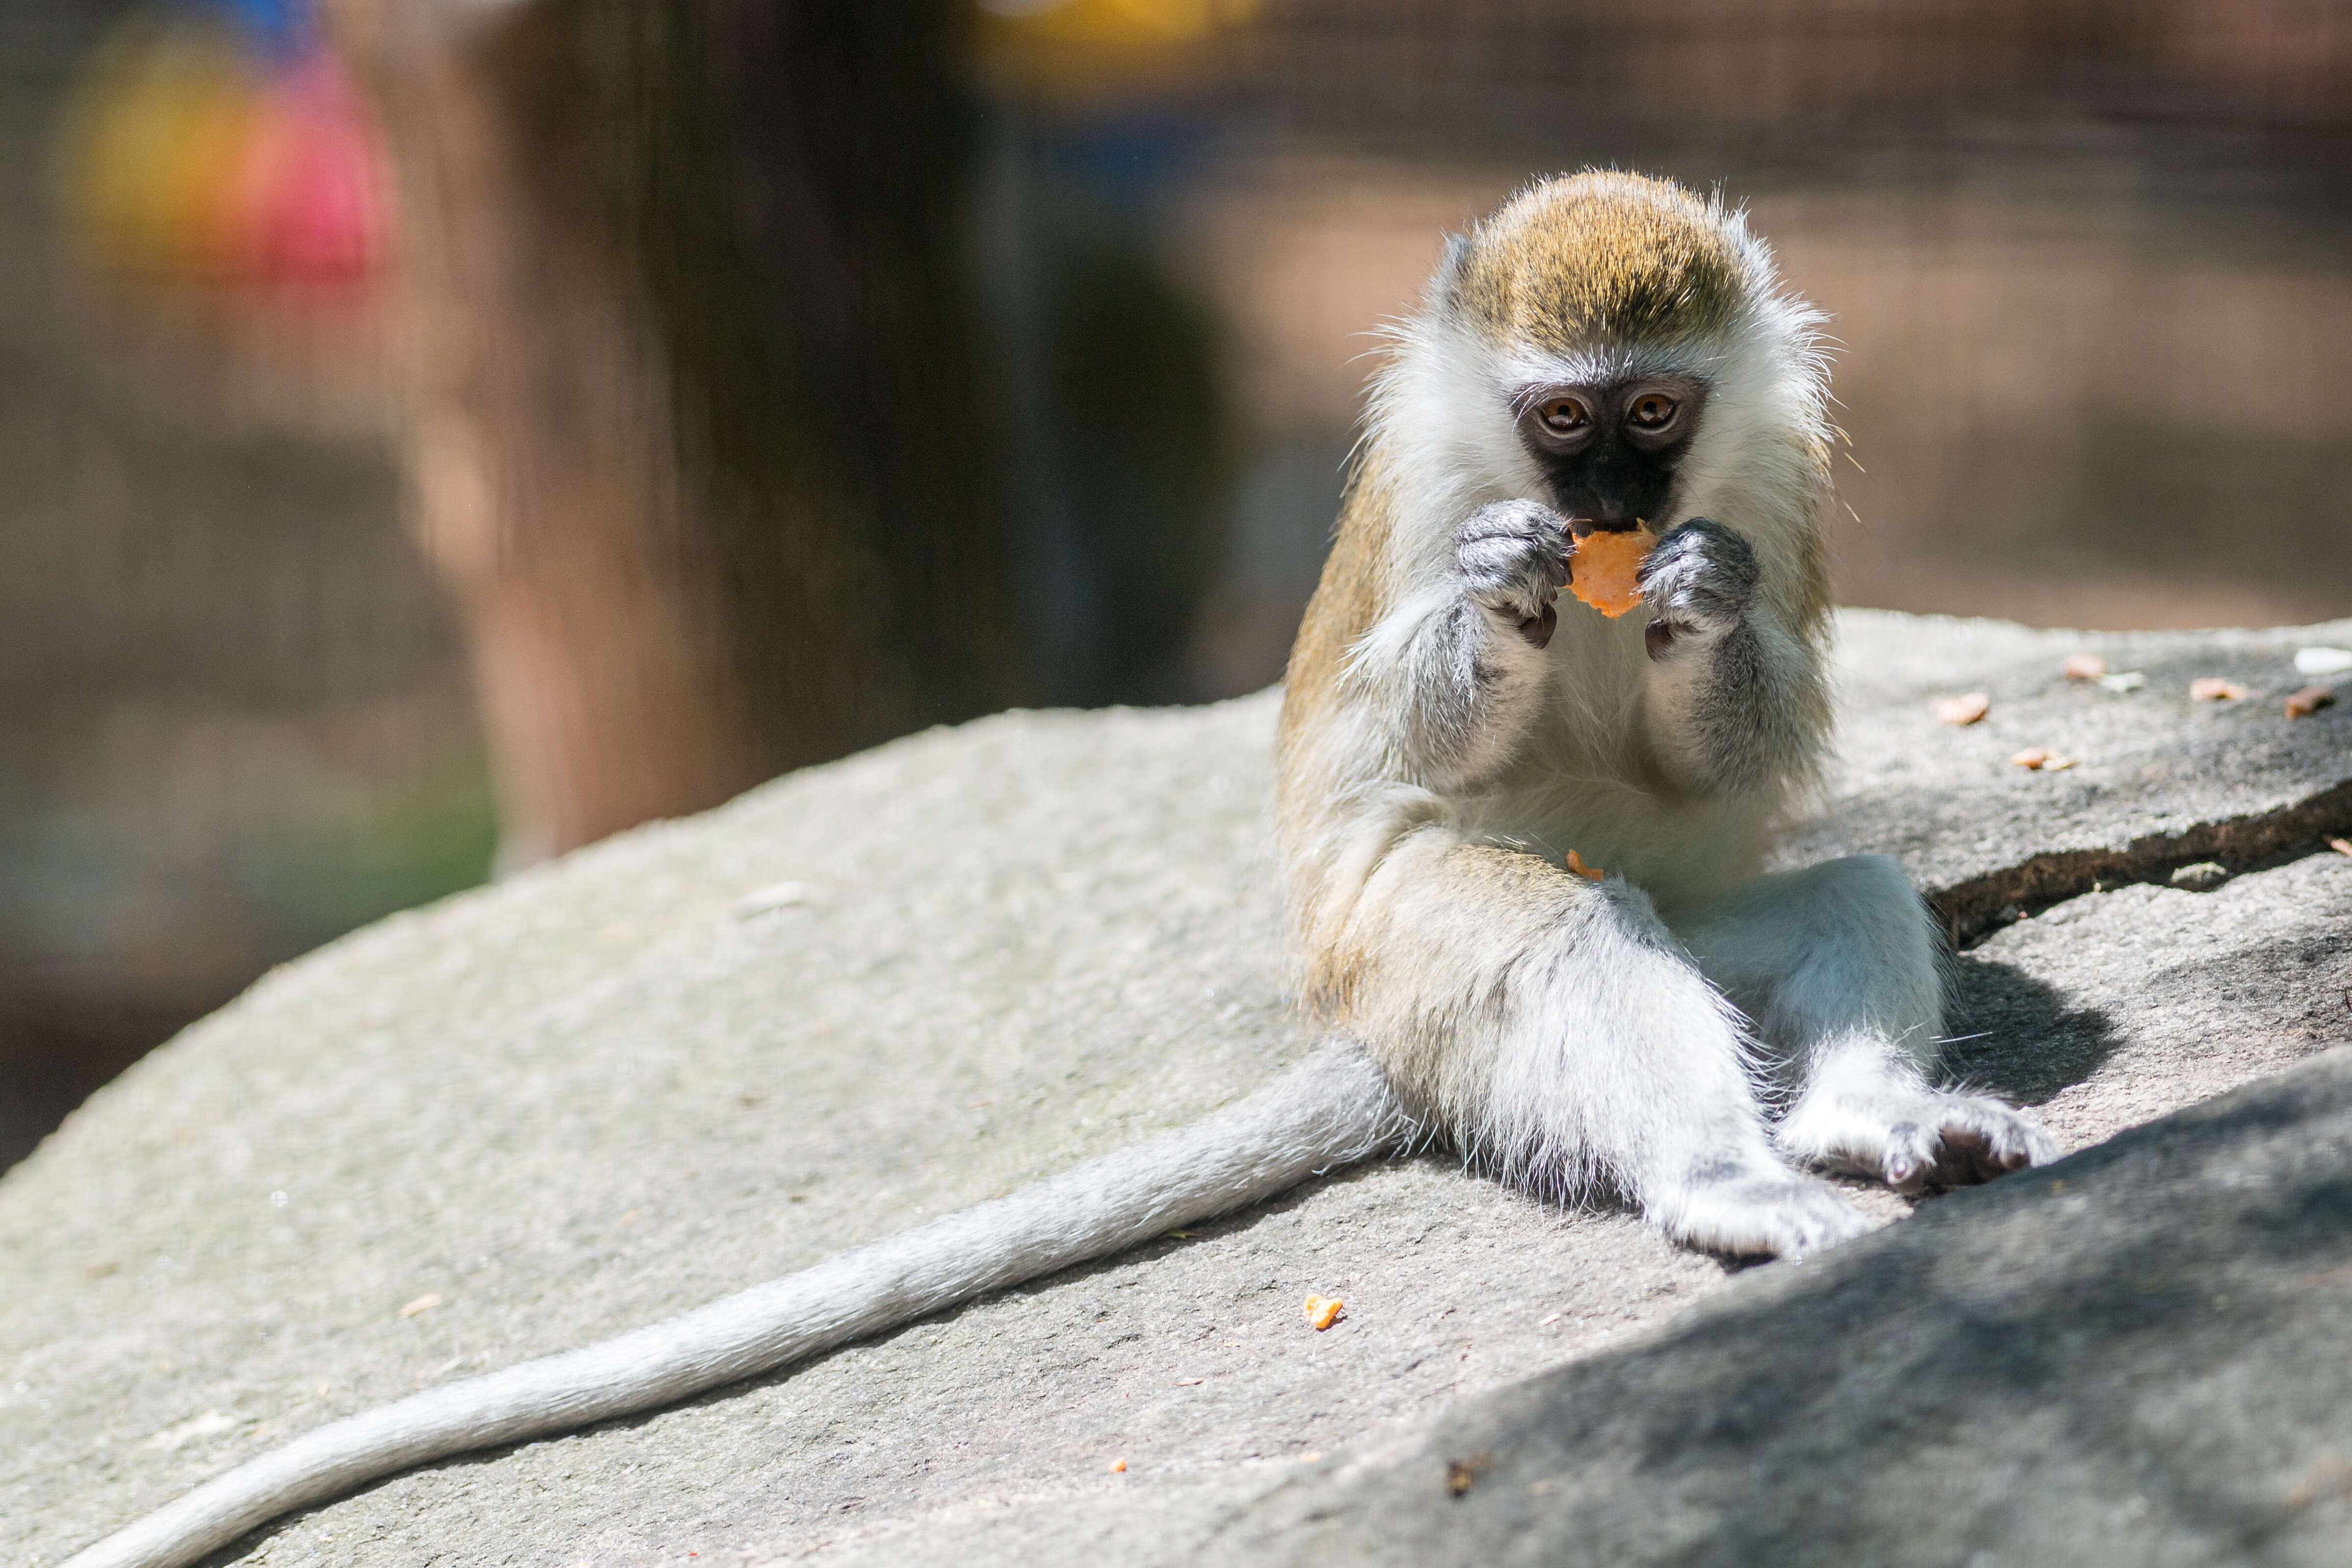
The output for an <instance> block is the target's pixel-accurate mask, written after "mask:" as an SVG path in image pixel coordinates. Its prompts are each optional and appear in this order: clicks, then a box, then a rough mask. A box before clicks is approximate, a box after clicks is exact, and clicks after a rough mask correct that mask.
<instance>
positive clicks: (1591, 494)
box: [1512, 376, 1706, 534]
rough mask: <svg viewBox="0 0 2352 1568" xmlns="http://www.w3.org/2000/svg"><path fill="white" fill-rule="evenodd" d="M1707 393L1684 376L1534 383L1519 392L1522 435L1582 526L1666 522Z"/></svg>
mask: <svg viewBox="0 0 2352 1568" xmlns="http://www.w3.org/2000/svg"><path fill="white" fill-rule="evenodd" d="M1512 402H1513V406H1514V407H1516V408H1517V411H1518V423H1519V439H1520V441H1521V442H1522V443H1524V444H1525V446H1526V447H1527V449H1528V453H1529V454H1530V455H1531V456H1533V457H1534V458H1535V460H1536V461H1537V462H1538V464H1540V465H1541V466H1542V468H1543V470H1544V475H1545V478H1546V479H1548V480H1549V482H1550V486H1551V493H1552V504H1553V506H1554V507H1555V508H1556V509H1557V510H1559V513H1560V515H1561V516H1563V517H1565V518H1567V519H1568V520H1569V526H1570V529H1571V530H1572V531H1575V532H1577V533H1580V534H1582V533H1592V532H1596V531H1598V532H1604V533H1613V532H1619V531H1624V530H1626V529H1630V528H1632V527H1633V525H1634V524H1635V523H1636V522H1648V523H1650V524H1651V525H1653V526H1654V527H1662V526H1663V524H1664V519H1665V517H1666V515H1667V513H1668V512H1669V511H1670V510H1671V509H1672V508H1673V506H1674V500H1675V468H1676V467H1677V466H1678V465H1679V464H1680V463H1681V461H1682V458H1683V454H1684V453H1685V452H1686V451H1688V450H1689V449H1690V444H1691V439H1692V437H1695V436H1696V435H1697V434H1698V421H1699V415H1700V413H1701V411H1702V408H1703V406H1704V405H1705V404H1706V384H1704V383H1702V382H1699V381H1696V380H1693V379H1690V378H1688V377H1683V376H1643V377H1640V378H1638V379H1634V380H1631V381H1620V382H1612V383H1610V384H1606V385H1598V386H1574V385H1546V386H1531V387H1528V388H1527V389H1526V390H1525V391H1524V392H1522V393H1520V394H1519V395H1518V396H1517V397H1516V398H1515V399H1513V400H1512Z"/></svg>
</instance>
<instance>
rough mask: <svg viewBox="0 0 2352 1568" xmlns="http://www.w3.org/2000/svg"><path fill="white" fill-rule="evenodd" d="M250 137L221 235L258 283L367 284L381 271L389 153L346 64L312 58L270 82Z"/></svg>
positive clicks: (227, 193) (229, 196)
mask: <svg viewBox="0 0 2352 1568" xmlns="http://www.w3.org/2000/svg"><path fill="white" fill-rule="evenodd" d="M257 109H258V110H259V112H258V113H257V114H256V115H255V116H254V119H253V121H252V123H251V125H250V127H249V129H248V130H247V141H246V146H245V150H244V155H243V157H242V158H241V160H240V161H239V164H238V167H237V169H236V183H235V184H234V186H233V187H232V188H231V189H229V190H227V191H225V192H223V193H222V197H223V201H224V203H225V205H226V211H227V219H226V223H224V225H223V226H222V229H221V232H222V233H223V235H224V237H226V238H227V239H228V240H229V241H230V243H231V244H233V245H235V246H236V247H237V248H238V249H239V250H241V251H242V253H243V265H242V267H241V268H239V269H238V270H239V271H241V272H242V273H243V275H244V276H245V277H247V278H248V279H252V280H254V281H256V282H260V283H291V284H339V283H340V284H351V283H360V282H364V281H366V280H367V279H371V278H372V277H373V276H374V274H375V272H376V271H377V269H378V268H380V267H381V266H382V265H383V256H384V248H385V241H386V230H387V228H388V227H389V223H390V216H391V214H390V205H389V203H388V202H387V200H386V192H385V188H384V181H383V149H382V147H381V145H380V144H379V143H378V142H377V140H376V136H375V131H374V128H373V125H371V124H370V123H369V121H368V120H367V118H366V115H365V113H364V112H363V110H362V108H361V105H360V103H359V101H358V97H357V95H356V93H355V92H354V91H353V89H352V84H351V81H350V79H349V78H348V77H347V76H346V75H345V74H344V72H343V69H342V67H341V63H340V62H338V61H337V60H335V59H334V58H331V57H330V56H328V55H325V54H323V53H322V54H319V55H315V56H313V57H312V58H310V59H308V60H306V61H304V62H302V64H301V65H300V66H299V67H298V68H296V69H294V70H293V71H291V72H289V73H287V74H286V75H285V76H283V77H281V78H279V79H277V80H275V81H273V82H272V83H271V84H270V87H269V89H268V91H267V92H266V93H264V94H263V95H262V100H261V102H260V103H259V104H258V105H257Z"/></svg>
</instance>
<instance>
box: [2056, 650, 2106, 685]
mask: <svg viewBox="0 0 2352 1568" xmlns="http://www.w3.org/2000/svg"><path fill="white" fill-rule="evenodd" d="M2106 672H2107V661H2106V660H2105V659H2104V658H2100V657H2099V656H2098V655H2097V654H2095V653H2070V654H2068V655H2067V656H2066V679H2069V680H2096V679H2099V677H2101V676H2103V675H2105V674H2106Z"/></svg>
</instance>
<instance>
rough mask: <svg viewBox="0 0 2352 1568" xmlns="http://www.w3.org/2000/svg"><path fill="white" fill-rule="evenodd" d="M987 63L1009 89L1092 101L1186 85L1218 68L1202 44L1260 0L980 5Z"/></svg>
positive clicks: (1032, 0)
mask: <svg viewBox="0 0 2352 1568" xmlns="http://www.w3.org/2000/svg"><path fill="white" fill-rule="evenodd" d="M979 4H980V9H981V12H982V23H983V26H982V29H981V40H980V41H981V48H982V61H983V63H984V65H985V66H986V67H988V68H990V69H991V70H992V72H993V73H994V74H995V75H996V76H997V77H998V78H999V79H1000V80H1001V81H1002V82H1003V83H1004V84H1005V85H1008V86H1012V87H1014V88H1017V89H1025V90H1028V91H1034V92H1040V93H1043V94H1045V96H1047V97H1051V98H1061V99H1071V98H1078V99H1084V98H1090V97H1096V96H1098V95H1100V94H1102V93H1104V92H1107V91H1109V90H1112V89H1126V88H1132V87H1136V86H1150V85H1155V84H1159V85H1181V84H1182V83H1183V82H1185V81H1187V80H1190V79H1196V78H1198V77H1200V76H1202V75H1203V74H1204V73H1205V72H1207V71H1208V70H1210V69H1212V68H1213V55H1214V51H1213V50H1212V49H1210V48H1208V47H1204V46H1207V45H1209V44H1211V43H1213V41H1214V40H1215V38H1216V37H1218V35H1220V34H1221V33H1225V32H1229V31H1231V30H1233V29H1234V28H1236V27H1239V26H1242V25H1244V23H1246V22H1248V21H1249V20H1250V19H1251V18H1252V17H1254V16H1256V15H1257V12H1258V10H1259V8H1260V3H1259V0H979Z"/></svg>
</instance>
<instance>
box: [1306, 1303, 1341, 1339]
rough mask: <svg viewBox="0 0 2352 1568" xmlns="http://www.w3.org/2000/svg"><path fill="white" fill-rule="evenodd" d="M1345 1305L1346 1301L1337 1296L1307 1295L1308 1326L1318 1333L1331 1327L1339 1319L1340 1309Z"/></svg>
mask: <svg viewBox="0 0 2352 1568" xmlns="http://www.w3.org/2000/svg"><path fill="white" fill-rule="evenodd" d="M1344 1305H1345V1303H1344V1302H1342V1301H1341V1300H1339V1298H1338V1297H1337V1296H1309V1297H1307V1326H1308V1327H1310V1328H1312V1329H1313V1330H1314V1331H1316V1332H1317V1333H1318V1334H1319V1333H1321V1332H1322V1331H1324V1330H1326V1329H1328V1328H1329V1327H1330V1326H1331V1325H1332V1324H1334V1323H1336V1322H1338V1321H1339V1309H1340V1308H1341V1307H1342V1306H1344Z"/></svg>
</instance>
